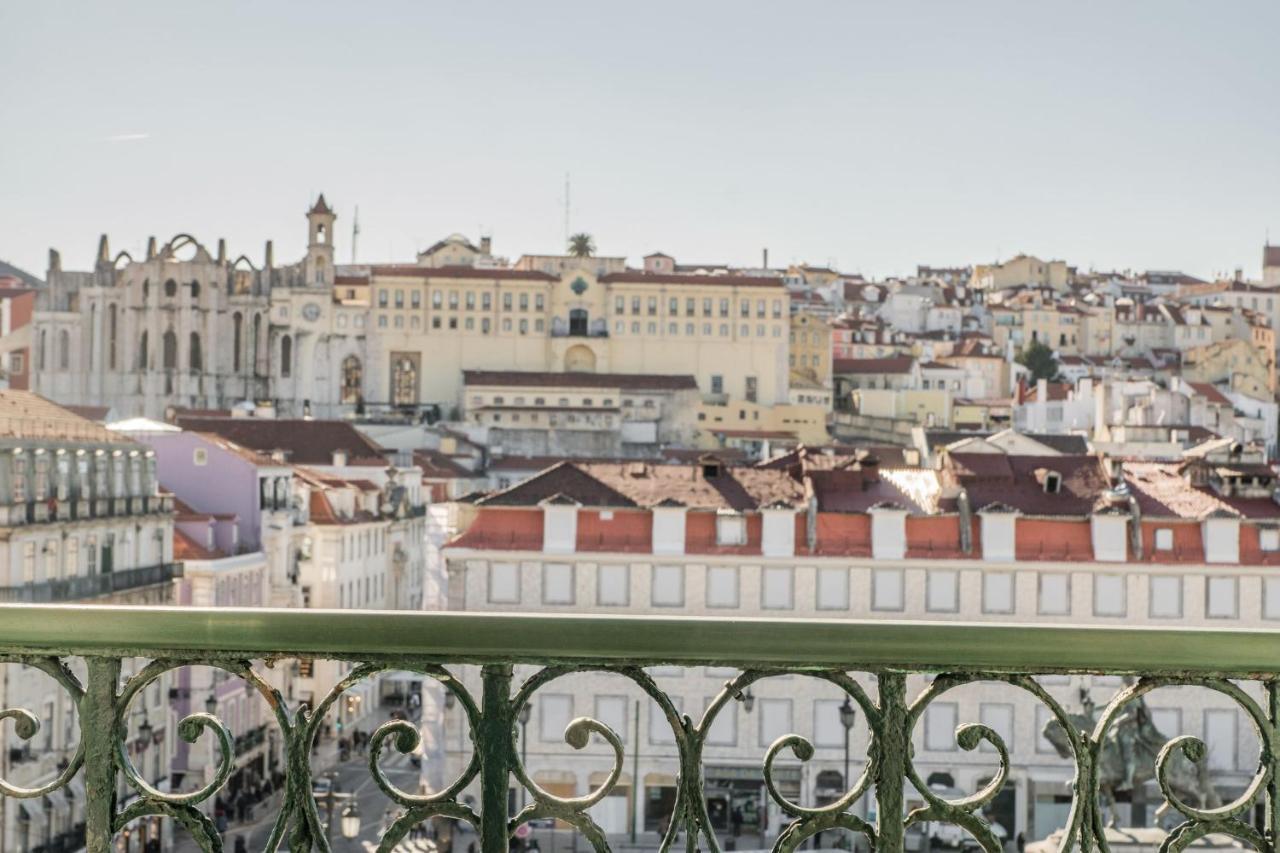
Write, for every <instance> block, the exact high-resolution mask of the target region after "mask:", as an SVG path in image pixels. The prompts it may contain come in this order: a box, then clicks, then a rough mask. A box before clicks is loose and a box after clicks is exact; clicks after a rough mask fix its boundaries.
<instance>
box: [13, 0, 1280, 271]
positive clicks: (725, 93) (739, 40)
mask: <svg viewBox="0 0 1280 853" xmlns="http://www.w3.org/2000/svg"><path fill="white" fill-rule="evenodd" d="M564 8H565V10H566V11H565V12H563V13H561V14H559V15H553V16H547V15H545V14H542V13H541V12H540V11H538V12H535V11H534V10H531V9H530V10H512V11H511V13H510V14H507V15H504V16H502V17H501V18H493V17H486V16H485V15H484V13H483V11H472V10H465V9H464V10H451V13H450V15H449V16H448V17H443V16H439V15H433V14H432V13H431V11H430V10H425V9H418V8H416V7H398V10H397V11H398V14H397V16H396V17H395V18H392V17H391V16H389V15H388V16H383V17H377V18H375V17H373V16H368V15H367V14H360V13H357V12H355V11H348V10H345V9H343V8H342V7H340V6H334V5H330V6H321V7H319V10H318V11H317V13H316V14H314V15H312V16H308V17H307V18H305V19H297V18H295V17H294V16H291V15H289V14H288V13H287V11H286V10H261V9H257V8H253V9H251V8H250V7H248V6H241V7H231V8H230V10H229V11H228V12H227V13H226V14H225V15H224V16H223V17H221V18H216V19H206V17H204V16H200V15H199V14H198V13H195V12H194V11H186V10H169V9H164V10H163V14H162V13H161V7H159V6H156V5H141V6H137V7H131V8H130V9H129V10H125V11H120V10H110V11H107V10H96V9H88V10H85V11H84V12H83V14H81V15H80V16H78V18H77V20H75V21H67V20H66V19H65V16H62V15H59V14H57V13H55V12H52V11H50V10H47V9H44V8H41V7H27V8H15V7H10V8H7V9H6V10H4V11H3V12H0V21H2V22H3V24H4V26H5V28H6V29H7V30H9V31H11V32H21V33H26V34H27V37H26V38H24V39H22V40H20V41H19V42H18V43H16V44H15V45H13V46H12V48H11V50H10V51H9V52H8V53H7V54H6V55H5V57H4V58H0V79H2V80H4V81H6V82H4V83H0V91H2V92H3V97H4V100H5V103H6V104H7V105H8V107H9V115H10V117H11V119H12V123H13V126H15V127H21V128H22V132H20V133H10V134H7V135H6V137H5V138H4V139H3V140H0V180H3V182H4V185H5V186H6V187H7V188H8V189H9V191H10V192H9V195H10V197H11V198H15V199H18V198H20V199H22V200H23V204H22V205H20V206H19V205H6V206H5V207H4V208H3V209H0V233H3V234H5V239H4V241H3V244H2V245H0V257H4V258H5V259H6V260H8V261H10V262H12V263H14V264H17V265H18V266H21V267H23V268H26V269H28V270H30V271H31V272H33V273H36V274H42V273H43V271H44V265H45V257H46V252H47V250H48V249H49V248H51V247H53V248H58V249H59V250H60V251H62V252H63V253H64V256H65V257H66V258H67V260H68V263H72V264H75V265H79V264H81V263H83V262H84V261H87V260H88V259H90V258H91V257H92V252H93V247H94V246H95V245H96V240H97V236H98V235H99V234H100V233H102V232H104V231H105V232H107V233H109V234H110V235H111V237H112V240H113V244H115V245H117V246H119V247H120V248H127V249H136V248H141V247H143V246H144V245H145V241H146V239H147V238H148V237H149V236H152V235H155V236H157V237H159V238H160V239H162V240H163V239H167V237H168V236H169V233H168V232H170V231H173V230H175V229H176V230H179V231H187V232H190V233H193V234H195V235H196V236H197V237H198V238H199V239H201V240H203V241H206V242H211V241H213V240H216V239H217V238H218V237H226V238H227V240H228V244H229V245H231V246H233V247H235V248H236V249H237V251H238V252H246V253H248V254H250V256H254V255H255V254H257V253H258V252H260V247H261V244H262V242H263V241H265V240H268V239H271V240H273V241H275V245H276V251H277V254H278V255H280V256H285V257H289V256H294V255H296V254H297V253H298V252H299V251H300V250H301V247H302V244H303V238H304V235H303V232H302V229H301V227H300V224H301V217H300V211H301V210H304V209H305V207H304V205H307V204H309V203H310V201H311V200H312V199H314V197H315V195H316V194H317V193H318V192H320V191H321V190H323V191H324V192H326V193H327V194H328V198H329V199H330V200H331V202H332V203H334V204H335V206H336V207H337V209H338V211H339V213H340V216H341V218H340V219H339V222H338V225H337V234H336V237H337V241H338V245H339V247H340V250H339V255H338V260H339V261H340V262H346V261H347V260H349V257H350V254H349V249H350V235H351V231H350V229H351V225H352V219H353V216H352V214H353V212H354V209H355V207H356V206H357V205H358V206H359V207H360V211H361V217H360V218H361V232H362V233H361V240H360V259H361V260H363V261H389V260H398V259H403V258H407V257H410V256H412V254H413V253H414V252H416V251H418V250H420V249H422V248H424V247H425V246H427V245H429V244H430V243H431V242H433V241H435V240H436V239H439V238H440V237H442V236H444V235H445V234H449V233H452V232H456V231H461V232H463V233H466V234H467V235H468V236H470V237H472V238H473V239H474V238H476V237H477V236H478V235H479V233H481V232H483V233H487V234H491V235H492V236H493V238H494V248H495V251H496V252H497V253H498V254H503V255H508V256H512V257H515V256H518V255H519V254H520V253H523V252H548V251H554V250H558V249H559V247H560V246H561V244H562V238H563V232H564V203H563V201H564V199H563V196H564V183H565V175H566V173H568V174H570V175H571V176H572V197H573V203H572V211H571V229H572V230H575V231H576V230H584V231H588V232H590V233H592V234H593V235H594V236H595V238H596V242H597V245H598V246H599V250H600V253H601V254H606V255H608V254H623V253H625V254H627V255H628V256H629V257H630V258H631V259H632V260H633V261H635V260H637V259H638V258H639V257H640V256H641V255H643V254H645V253H647V252H652V251H665V252H668V253H670V254H672V255H674V256H676V257H677V258H680V259H682V260H688V261H693V262H708V263H709V262H729V263H734V264H738V265H742V266H752V265H755V264H757V263H758V262H759V260H760V257H761V250H762V249H764V248H768V249H769V250H770V258H771V259H772V260H773V261H774V263H776V264H778V265H783V264H787V263H791V262H797V263H799V262H808V263H813V264H834V265H835V266H837V267H839V268H840V269H842V270H843V271H848V272H861V273H863V274H865V275H868V276H873V277H881V276H886V275H904V274H908V273H910V272H912V271H913V270H914V267H915V265H916V264H917V263H921V264H931V265H962V264H975V263H987V262H991V261H994V260H997V259H1003V258H1008V257H1010V256H1012V255H1014V254H1017V253H1018V252H1027V253H1029V254H1035V255H1038V256H1041V257H1053V258H1063V259H1065V260H1067V261H1068V262H1069V263H1071V264H1072V265H1075V266H1078V267H1079V268H1081V269H1091V268H1093V269H1110V268H1121V269H1124V268H1132V269H1144V268H1149V269H1180V270H1183V271H1185V272H1188V273H1191V274H1194V275H1198V276H1201V277H1212V276H1213V275H1215V274H1221V273H1229V272H1230V271H1231V270H1232V269H1234V268H1235V267H1237V266H1239V267H1243V269H1244V271H1245V274H1246V275H1248V276H1254V275H1256V274H1257V271H1258V267H1259V263H1258V262H1259V252H1258V247H1259V246H1260V244H1261V243H1263V241H1264V240H1265V239H1266V238H1267V236H1268V234H1269V233H1271V232H1275V234H1273V235H1272V236H1273V238H1274V237H1275V236H1276V235H1280V221H1278V220H1277V219H1276V217H1275V214H1274V209H1273V208H1272V207H1270V206H1269V204H1268V202H1269V201H1270V200H1271V199H1273V198H1275V197H1276V196H1277V193H1276V190H1277V189H1280V166H1277V164H1276V163H1275V162H1274V158H1273V157H1270V156H1269V152H1270V151H1274V150H1276V149H1277V147H1278V145H1277V143H1280V119H1277V117H1275V116H1274V114H1272V113H1270V112H1269V111H1267V110H1265V109H1261V108H1260V106H1259V105H1261V104H1264V103H1266V98H1267V97H1268V96H1269V94H1270V92H1269V89H1268V86H1267V83H1268V80H1269V79H1270V76H1271V75H1269V74H1268V73H1267V69H1266V68H1265V67H1264V63H1265V62H1266V56H1267V53H1266V48H1267V44H1266V35H1265V34H1266V33H1268V32H1271V31H1274V26H1268V25H1267V22H1268V20H1270V21H1271V22H1272V23H1273V24H1274V23H1280V20H1276V19H1277V18H1280V10H1276V9H1275V8H1274V7H1271V6H1269V5H1266V4H1261V3H1257V4H1240V5H1234V6H1232V7H1230V8H1229V9H1227V10H1209V9H1201V8H1197V7H1195V6H1194V5H1192V4H1179V5H1168V4H1135V5H1132V6H1127V7H1125V8H1124V9H1121V10H1114V9H1106V10H1104V9H1102V8H1101V7H1083V8H1075V9H1073V10H1072V14H1071V15H1065V14H1055V12H1054V10H1041V9H1024V8H1021V7H1017V6H1014V5H1009V4H995V3H993V4H984V5H983V6H982V7H981V9H980V11H979V13H977V14H975V13H974V12H973V11H972V9H969V8H966V9H965V10H963V11H962V10H959V9H951V8H927V7H919V6H910V7H902V8H898V9H893V10H883V9H866V8H855V9H839V10H835V9H833V10H829V13H828V18H829V21H828V24H829V25H828V26H824V27H822V28H821V29H817V28H814V27H812V26H811V25H810V23H809V21H808V20H807V19H805V18H803V17H801V16H794V17H791V18H785V19H784V18H781V17H771V16H768V15H766V14H765V13H763V12H761V11H756V10H749V9H747V10H741V9H737V8H736V7H735V13H734V14H733V15H725V14H722V11H723V10H721V9H719V8H716V7H706V8H704V9H699V10H697V11H695V12H689V11H688V10H684V11H682V13H681V14H680V15H678V16H677V15H675V14H674V9H672V11H673V14H670V15H664V14H662V11H663V10H662V8H661V7H659V8H656V9H653V10H651V11H648V12H647V13H646V15H645V16H643V17H642V18H641V17H633V18H627V17H624V16H622V15H621V14H620V13H605V14H593V15H585V14H584V15H574V14H572V12H571V11H570V10H571V7H564ZM390 20H395V21H397V22H398V24H397V25H396V26H394V27H392V26H388V21H390ZM451 33H454V34H455V35H456V34H457V33H467V34H470V35H472V36H474V35H475V34H476V33H480V34H482V35H483V38H475V37H470V38H465V39H462V38H455V37H452V36H451V35H450V34H451ZM1215 47H1216V48H1217V49H1214V48H1215ZM1045 56H1050V57H1057V58H1059V61H1052V62H1045V61H1044V58H1045ZM1188 57H1191V58H1192V59H1190V60H1189V59H1188ZM778 62H782V63H785V64H786V66H787V68H788V73H787V74H785V75H778V74H775V73H773V72H774V71H776V70H777V63H778ZM35 69H39V73H33V72H34V70H35ZM157 69H163V71H164V73H163V74H158V73H156V72H157ZM446 75H447V79H448V81H449V82H448V85H445V84H444V83H443V82H442V81H443V80H445V78H446ZM86 81H90V82H86ZM51 105H53V106H56V109H50V106H51ZM1245 117H1247V118H1248V121H1247V122H1245V121H1243V119H1244V118H1245ZM317 128H318V130H317ZM1190 166H1194V169H1193V170H1189V167H1190ZM1188 171H1191V172H1192V174H1188ZM175 188H181V189H180V191H175ZM193 198H196V199H203V202H202V203H200V204H195V205H193V204H192V203H191V202H192V200H193ZM124 200H127V201H128V202H129V203H128V204H123V203H122V201H124Z"/></svg>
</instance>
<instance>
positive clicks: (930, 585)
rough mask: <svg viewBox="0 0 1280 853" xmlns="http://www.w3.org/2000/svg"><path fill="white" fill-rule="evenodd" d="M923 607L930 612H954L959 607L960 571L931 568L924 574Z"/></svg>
mask: <svg viewBox="0 0 1280 853" xmlns="http://www.w3.org/2000/svg"><path fill="white" fill-rule="evenodd" d="M925 609H926V610H928V611H929V612H931V613H955V612H956V611H957V610H959V609H960V573H959V572H955V571H952V570H950V569H933V570H931V571H930V572H929V573H928V574H927V575H926V576H925Z"/></svg>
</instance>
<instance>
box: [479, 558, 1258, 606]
mask: <svg viewBox="0 0 1280 853" xmlns="http://www.w3.org/2000/svg"><path fill="white" fill-rule="evenodd" d="M849 572H850V570H849V569H847V568H842V567H835V566H833V567H821V568H818V569H816V583H815V585H814V600H813V607H814V609H817V610H848V609H850V607H851V599H850V594H849V593H850V588H849ZM593 575H594V576H595V578H596V590H595V593H596V595H595V599H596V600H595V603H596V604H597V605H599V606H603V607H628V606H630V605H631V566H629V565H626V564H614V565H601V566H599V567H597V568H596V569H595V570H594V572H593ZM1036 577H1037V590H1036V612H1037V614H1038V615H1043V616H1072V615H1081V614H1076V613H1074V612H1073V609H1072V596H1071V580H1072V578H1071V575H1070V574H1069V573H1067V572H1038V573H1037V574H1036ZM1133 577H1143V576H1141V575H1135V576H1133ZM1146 577H1147V584H1148V588H1147V616H1148V617H1150V618H1152V619H1181V618H1183V616H1184V612H1183V611H1184V608H1183V602H1184V593H1185V590H1186V585H1187V584H1190V583H1201V582H1203V584H1204V590H1203V595H1202V596H1201V597H1202V599H1203V602H1204V615H1205V617H1206V618H1209V619H1238V618H1240V589H1239V586H1240V585H1239V579H1238V578H1236V577H1233V576H1230V575H1214V576H1209V577H1205V578H1198V577H1195V576H1185V577H1184V576H1181V575H1149V576H1146ZM1092 578H1093V602H1092V610H1093V615H1094V616H1099V617H1113V618H1126V617H1129V616H1132V615H1136V614H1133V613H1131V612H1130V608H1129V602H1128V598H1129V596H1128V586H1129V583H1128V578H1129V576H1128V575H1124V574H1101V573H1095V574H1093V575H1092ZM981 584H982V589H981V599H982V612H983V613H989V614H1011V613H1014V612H1015V610H1016V596H1015V592H1014V587H1015V574H1014V573H1013V572H983V573H982V579H981ZM541 587H542V589H541V594H542V603H543V604H551V605H574V604H577V603H578V601H577V584H576V580H575V567H574V566H573V565H572V564H569V563H544V564H543V565H542V584H541ZM752 592H753V593H756V594H758V601H759V606H760V608H761V609H764V610H793V609H795V608H796V597H795V570H794V569H792V568H791V567H789V566H765V567H763V568H762V569H761V570H760V586H759V589H758V591H757V590H753V591H752ZM705 596H706V598H705V602H704V603H705V606H706V607H707V608H710V609H736V608H740V607H742V606H743V597H742V589H741V579H740V572H739V569H738V567H737V566H709V567H708V568H707V570H706V586H705ZM488 600H489V603H491V604H519V603H521V601H522V597H521V589H520V567H519V565H518V564H516V563H491V564H490V566H489V578H488ZM868 603H869V605H870V609H872V610H879V611H886V612H901V611H903V610H905V609H906V605H907V601H906V587H905V583H904V575H903V571H902V570H901V569H872V570H871V597H870V601H869V602H868ZM649 604H650V605H651V606H653V607H684V606H686V594H685V569H684V567H683V566H679V565H666V566H664V565H659V566H654V567H653V569H652V574H651V577H650V586H649ZM923 604H924V609H925V611H927V612H930V613H957V612H959V610H960V572H959V571H958V570H952V569H932V570H929V571H928V572H927V573H926V582H925V591H924V601H923ZM1261 616H1262V618H1264V619H1274V620H1280V577H1278V578H1264V579H1263V595H1262V602H1261Z"/></svg>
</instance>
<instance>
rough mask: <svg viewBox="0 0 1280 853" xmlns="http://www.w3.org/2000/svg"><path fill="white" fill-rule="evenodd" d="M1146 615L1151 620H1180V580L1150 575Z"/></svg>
mask: <svg viewBox="0 0 1280 853" xmlns="http://www.w3.org/2000/svg"><path fill="white" fill-rule="evenodd" d="M1148 599H1149V600H1148V602H1147V605H1148V606H1147V613H1148V614H1149V615H1150V616H1151V618H1152V619H1181V618H1182V578H1181V577H1178V576H1176V575H1152V576H1151V580H1150V581H1149V585H1148Z"/></svg>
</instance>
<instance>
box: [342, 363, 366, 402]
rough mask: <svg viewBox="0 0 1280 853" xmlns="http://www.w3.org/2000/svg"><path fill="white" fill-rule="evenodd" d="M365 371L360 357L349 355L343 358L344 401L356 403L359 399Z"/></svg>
mask: <svg viewBox="0 0 1280 853" xmlns="http://www.w3.org/2000/svg"><path fill="white" fill-rule="evenodd" d="M363 373H364V371H363V369H362V368H361V366H360V359H358V358H356V357H355V356H354V355H349V356H347V357H346V358H344V359H343V360H342V398H341V399H342V402H344V403H355V402H358V401H359V399H360V383H361V379H362V377H363Z"/></svg>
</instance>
